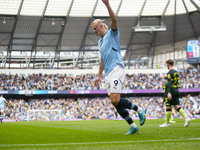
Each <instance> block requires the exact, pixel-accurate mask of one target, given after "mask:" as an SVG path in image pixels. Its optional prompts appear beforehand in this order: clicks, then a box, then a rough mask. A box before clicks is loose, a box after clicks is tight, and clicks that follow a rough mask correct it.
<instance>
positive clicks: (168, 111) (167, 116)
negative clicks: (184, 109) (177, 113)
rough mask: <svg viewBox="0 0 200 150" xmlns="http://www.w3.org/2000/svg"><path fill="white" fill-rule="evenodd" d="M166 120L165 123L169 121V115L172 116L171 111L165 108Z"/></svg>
mask: <svg viewBox="0 0 200 150" xmlns="http://www.w3.org/2000/svg"><path fill="white" fill-rule="evenodd" d="M165 114H166V121H167V123H169V121H170V119H171V116H172V112H171V111H170V110H166V113H165Z"/></svg>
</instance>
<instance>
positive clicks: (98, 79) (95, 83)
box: [94, 77, 100, 87]
mask: <svg viewBox="0 0 200 150" xmlns="http://www.w3.org/2000/svg"><path fill="white" fill-rule="evenodd" d="M99 81H100V77H97V78H96V80H95V81H94V85H95V86H97V87H99Z"/></svg>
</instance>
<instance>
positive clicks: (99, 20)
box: [92, 19, 108, 30]
mask: <svg viewBox="0 0 200 150" xmlns="http://www.w3.org/2000/svg"><path fill="white" fill-rule="evenodd" d="M94 23H98V24H99V23H102V24H103V26H104V28H105V29H106V30H108V26H107V25H106V24H105V20H101V19H95V20H94V21H93V22H92V24H94Z"/></svg>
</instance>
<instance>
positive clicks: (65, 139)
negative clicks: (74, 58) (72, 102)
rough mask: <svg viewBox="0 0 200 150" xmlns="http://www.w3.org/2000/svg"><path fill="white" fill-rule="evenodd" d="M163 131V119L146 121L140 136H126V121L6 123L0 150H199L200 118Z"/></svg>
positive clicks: (0, 133) (181, 121)
mask: <svg viewBox="0 0 200 150" xmlns="http://www.w3.org/2000/svg"><path fill="white" fill-rule="evenodd" d="M175 121H176V123H175V124H171V126H170V127H168V128H160V127H159V125H160V124H162V123H164V119H157V120H146V123H145V124H144V125H143V126H142V127H139V128H140V130H139V134H133V135H129V136H125V135H124V133H126V132H127V131H128V129H129V126H128V124H127V123H126V122H125V121H124V120H88V121H52V122H45V121H34V122H3V123H2V124H0V149H13V150H14V149H15V150H16V149H20V150H23V149H30V150H33V149H48V150H49V149H50V150H61V149H70V150H73V149H81V150H86V149H88V150H102V149H112V150H115V149H119V150H122V149H124V150H127V149H137V150H144V149H153V150H161V149H170V150H179V149H181V150H184V149H185V150H188V149H193V150H195V149H200V119H196V120H192V122H191V123H190V126H189V127H183V125H184V119H175ZM135 122H136V124H139V120H135Z"/></svg>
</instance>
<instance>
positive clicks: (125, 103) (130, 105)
mask: <svg viewBox="0 0 200 150" xmlns="http://www.w3.org/2000/svg"><path fill="white" fill-rule="evenodd" d="M118 105H121V106H123V107H125V108H128V109H133V110H135V111H137V110H138V106H137V105H135V104H133V103H131V102H130V101H129V100H127V99H125V98H120V101H119V104H118Z"/></svg>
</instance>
